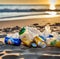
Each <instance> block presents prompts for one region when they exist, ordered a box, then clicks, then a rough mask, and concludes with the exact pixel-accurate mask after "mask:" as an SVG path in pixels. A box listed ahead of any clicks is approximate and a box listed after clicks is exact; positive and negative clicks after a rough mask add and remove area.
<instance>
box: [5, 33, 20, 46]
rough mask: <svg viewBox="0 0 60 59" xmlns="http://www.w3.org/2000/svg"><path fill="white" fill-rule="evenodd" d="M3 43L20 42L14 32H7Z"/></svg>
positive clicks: (17, 44) (12, 43)
mask: <svg viewBox="0 0 60 59" xmlns="http://www.w3.org/2000/svg"><path fill="white" fill-rule="evenodd" d="M5 44H10V45H16V46H19V45H20V44H21V39H20V38H19V36H18V35H17V34H16V33H14V34H7V36H6V37H5Z"/></svg>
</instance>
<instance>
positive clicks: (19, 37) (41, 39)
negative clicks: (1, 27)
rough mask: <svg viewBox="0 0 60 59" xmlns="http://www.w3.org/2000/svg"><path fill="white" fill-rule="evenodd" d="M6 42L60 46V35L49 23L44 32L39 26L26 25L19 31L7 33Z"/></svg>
mask: <svg viewBox="0 0 60 59" xmlns="http://www.w3.org/2000/svg"><path fill="white" fill-rule="evenodd" d="M5 44H12V45H17V46H19V45H21V44H22V45H25V46H28V47H34V48H36V47H41V48H45V47H48V46H55V47H60V35H59V34H58V33H57V32H52V31H51V29H50V26H49V25H47V26H45V30H44V31H43V32H40V30H38V29H37V28H34V27H29V26H25V27H22V28H21V30H20V31H19V33H14V34H7V36H6V37H5Z"/></svg>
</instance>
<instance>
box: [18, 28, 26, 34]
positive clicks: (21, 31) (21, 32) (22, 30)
mask: <svg viewBox="0 0 60 59" xmlns="http://www.w3.org/2000/svg"><path fill="white" fill-rule="evenodd" d="M25 30H26V29H25V28H24V27H23V28H22V29H21V30H20V32H19V35H21V34H23V33H24V32H25Z"/></svg>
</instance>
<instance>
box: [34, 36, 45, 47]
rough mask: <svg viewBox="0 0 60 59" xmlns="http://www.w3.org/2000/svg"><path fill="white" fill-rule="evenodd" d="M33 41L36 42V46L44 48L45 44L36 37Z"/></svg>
mask: <svg viewBox="0 0 60 59" xmlns="http://www.w3.org/2000/svg"><path fill="white" fill-rule="evenodd" d="M34 41H35V42H36V44H37V45H38V46H39V47H41V48H45V47H46V43H45V42H44V40H43V39H42V38H40V37H38V36H36V37H35V38H34Z"/></svg>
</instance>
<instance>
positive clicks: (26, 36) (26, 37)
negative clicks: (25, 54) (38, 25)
mask: <svg viewBox="0 0 60 59" xmlns="http://www.w3.org/2000/svg"><path fill="white" fill-rule="evenodd" d="M19 35H20V38H21V40H22V42H23V43H24V44H25V45H26V46H30V45H31V42H32V38H31V35H30V33H29V31H28V29H26V28H24V27H23V28H22V29H21V30H20V32H19Z"/></svg>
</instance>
